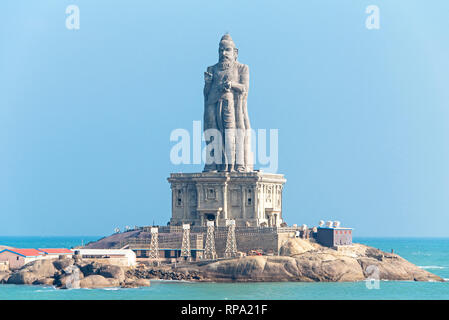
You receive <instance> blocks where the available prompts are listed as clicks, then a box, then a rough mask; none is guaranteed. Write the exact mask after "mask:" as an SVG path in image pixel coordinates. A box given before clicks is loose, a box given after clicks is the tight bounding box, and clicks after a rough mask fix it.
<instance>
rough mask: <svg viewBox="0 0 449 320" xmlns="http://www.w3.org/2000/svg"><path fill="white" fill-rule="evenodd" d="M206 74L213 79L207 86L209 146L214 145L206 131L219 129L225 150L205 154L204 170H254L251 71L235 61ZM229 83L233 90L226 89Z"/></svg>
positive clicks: (206, 115)
mask: <svg viewBox="0 0 449 320" xmlns="http://www.w3.org/2000/svg"><path fill="white" fill-rule="evenodd" d="M207 72H208V73H210V74H212V80H211V81H206V83H205V86H204V104H205V106H204V131H205V135H206V144H207V145H209V144H210V143H211V142H212V139H210V137H208V135H207V134H206V131H207V130H209V129H216V130H217V131H218V132H219V134H220V140H221V141H220V142H221V146H222V147H221V148H218V149H217V148H214V149H213V151H212V152H211V153H209V152H207V153H206V165H205V167H204V171H252V170H253V163H252V153H251V140H250V139H251V130H250V129H251V126H250V122H249V117H248V110H247V97H248V89H249V68H248V66H247V65H245V64H241V63H239V62H238V61H234V62H233V63H232V64H230V65H228V66H223V65H222V64H221V63H217V64H215V65H213V66H211V67H208V68H207ZM227 81H230V82H231V83H232V87H231V89H225V87H224V84H225V83H226V82H227ZM216 142H217V141H216ZM215 152H219V154H218V155H217V154H215Z"/></svg>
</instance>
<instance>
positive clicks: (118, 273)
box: [98, 265, 125, 283]
mask: <svg viewBox="0 0 449 320" xmlns="http://www.w3.org/2000/svg"><path fill="white" fill-rule="evenodd" d="M98 274H99V275H101V276H103V277H105V278H114V279H117V280H118V281H119V282H120V283H121V282H123V281H125V271H124V270H123V269H122V268H121V267H119V266H111V265H103V266H101V267H100V268H99V270H98Z"/></svg>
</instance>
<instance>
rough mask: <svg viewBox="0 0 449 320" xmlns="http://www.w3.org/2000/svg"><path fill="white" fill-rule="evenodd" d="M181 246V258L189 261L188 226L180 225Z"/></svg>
mask: <svg viewBox="0 0 449 320" xmlns="http://www.w3.org/2000/svg"><path fill="white" fill-rule="evenodd" d="M182 230H183V232H182V246H181V257H184V259H185V260H189V259H190V224H183V225H182Z"/></svg>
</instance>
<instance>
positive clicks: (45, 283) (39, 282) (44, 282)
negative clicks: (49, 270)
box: [33, 278, 55, 286]
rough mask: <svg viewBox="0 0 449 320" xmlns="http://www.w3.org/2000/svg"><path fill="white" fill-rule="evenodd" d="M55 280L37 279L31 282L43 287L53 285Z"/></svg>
mask: <svg viewBox="0 0 449 320" xmlns="http://www.w3.org/2000/svg"><path fill="white" fill-rule="evenodd" d="M54 281H55V279H53V278H41V279H37V280H36V281H34V282H33V284H37V285H43V286H52V285H53V284H54Z"/></svg>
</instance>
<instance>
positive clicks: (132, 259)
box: [74, 249, 136, 267]
mask: <svg viewBox="0 0 449 320" xmlns="http://www.w3.org/2000/svg"><path fill="white" fill-rule="evenodd" d="M74 251H75V255H79V256H80V257H81V258H82V259H83V260H92V261H97V262H100V263H106V264H111V265H119V266H127V267H130V266H135V265H136V254H135V253H134V251H132V250H129V249H75V250H74Z"/></svg>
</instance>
